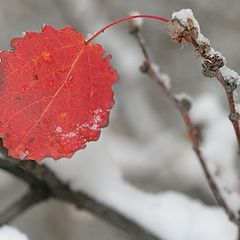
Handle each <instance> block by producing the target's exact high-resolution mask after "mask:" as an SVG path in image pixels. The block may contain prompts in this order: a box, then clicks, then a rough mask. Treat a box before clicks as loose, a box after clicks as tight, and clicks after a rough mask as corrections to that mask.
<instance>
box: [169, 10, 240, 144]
mask: <svg viewBox="0 0 240 240" xmlns="http://www.w3.org/2000/svg"><path fill="white" fill-rule="evenodd" d="M168 34H169V35H170V37H171V38H172V39H173V40H174V41H175V42H176V43H181V44H182V45H187V44H192V45H193V47H194V48H195V56H196V57H201V59H202V73H203V75H204V76H205V77H209V78H213V77H215V78H216V79H217V80H218V81H219V82H220V83H221V85H222V86H223V87H224V89H225V92H226V95H227V100H228V104H229V109H230V114H229V119H230V120H231V122H232V124H233V127H234V130H235V134H236V137H237V141H238V145H239V148H240V126H239V119H240V114H239V112H238V108H237V101H236V99H237V97H236V89H237V88H238V87H239V84H240V76H239V74H238V73H237V72H235V71H233V70H232V69H230V68H229V67H227V66H226V59H225V57H224V56H223V55H222V54H221V53H220V52H218V51H215V50H214V49H213V48H212V47H211V45H210V41H209V40H208V39H207V38H206V37H205V36H204V35H203V34H202V33H201V30H200V26H199V23H198V21H197V20H196V19H195V18H194V16H193V13H192V10H191V9H182V10H180V11H178V12H174V13H173V14H172V20H171V22H170V23H169V25H168Z"/></svg>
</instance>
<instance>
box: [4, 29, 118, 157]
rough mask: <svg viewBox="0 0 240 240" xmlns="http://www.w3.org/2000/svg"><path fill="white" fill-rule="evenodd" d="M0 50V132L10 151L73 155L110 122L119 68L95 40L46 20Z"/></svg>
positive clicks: (28, 154)
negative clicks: (37, 30)
mask: <svg viewBox="0 0 240 240" xmlns="http://www.w3.org/2000/svg"><path fill="white" fill-rule="evenodd" d="M11 47H12V48H13V50H12V51H10V52H9V51H3V52H1V53H0V59H1V63H0V137H2V138H3V142H4V146H5V147H6V148H8V149H9V155H11V156H13V157H15V158H20V159H33V160H41V159H43V158H45V157H52V158H54V159H58V158H61V157H71V156H72V154H73V153H74V152H75V151H76V150H78V149H81V148H84V147H85V144H86V142H88V141H95V140H97V139H98V137H99V135H100V129H101V128H102V127H105V126H106V125H107V123H108V118H109V110H110V109H111V107H112V106H113V104H114V101H113V91H112V85H113V84H114V83H115V82H116V81H117V78H118V76H117V72H116V71H115V70H114V69H113V68H112V67H111V66H110V65H109V61H110V57H106V58H104V57H103V54H104V52H105V51H104V50H103V49H102V47H101V46H100V45H98V44H86V43H85V40H84V38H83V36H82V35H81V34H80V33H79V32H77V31H75V30H74V29H72V28H71V27H65V28H64V29H60V30H58V29H55V28H53V27H51V26H45V27H43V29H42V32H41V33H35V32H28V33H26V36H24V37H23V38H15V39H13V40H12V41H11Z"/></svg>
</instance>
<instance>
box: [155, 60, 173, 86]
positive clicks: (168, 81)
mask: <svg viewBox="0 0 240 240" xmlns="http://www.w3.org/2000/svg"><path fill="white" fill-rule="evenodd" d="M151 67H152V69H153V71H154V72H155V74H156V75H157V76H158V78H159V79H160V80H161V82H162V83H163V84H164V86H165V87H166V88H167V89H170V88H171V79H170V77H169V75H168V74H166V73H162V72H161V70H160V67H159V65H157V64H155V63H151Z"/></svg>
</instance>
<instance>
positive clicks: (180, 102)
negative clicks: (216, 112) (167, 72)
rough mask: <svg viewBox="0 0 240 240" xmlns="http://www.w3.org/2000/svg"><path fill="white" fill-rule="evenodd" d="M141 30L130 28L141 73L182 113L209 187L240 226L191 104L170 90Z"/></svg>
mask: <svg viewBox="0 0 240 240" xmlns="http://www.w3.org/2000/svg"><path fill="white" fill-rule="evenodd" d="M139 30H140V29H139V28H134V26H130V33H131V34H132V35H133V36H134V37H135V38H136V40H137V42H138V44H139V46H140V48H141V50H142V53H143V55H144V64H143V65H142V66H141V71H142V72H143V73H146V74H147V75H148V76H149V77H150V78H151V79H152V80H153V81H154V82H156V83H157V84H158V86H159V87H160V88H161V90H162V91H163V92H164V93H165V94H166V95H167V97H168V98H169V99H170V100H171V101H172V102H173V103H174V105H175V106H176V108H177V110H178V111H179V112H180V114H181V116H182V119H183V121H184V123H185V126H186V128H187V130H188V133H189V136H190V140H191V142H192V147H193V150H194V152H195V154H196V155H197V157H198V160H199V162H200V164H201V166H202V169H203V172H204V174H205V177H206V179H207V182H208V185H209V187H210V189H211V191H212V193H213V195H214V197H215V199H216V201H217V203H218V205H219V206H221V207H222V208H223V209H224V210H225V212H226V213H227V215H228V217H229V219H230V220H231V221H233V222H234V223H236V224H238V219H237V218H236V216H235V214H234V212H233V211H232V210H231V209H230V208H229V206H228V205H227V203H226V202H225V200H224V198H223V196H222V195H221V192H220V190H219V188H218V186H217V184H216V182H215V180H214V178H213V177H212V175H211V173H210V171H209V169H208V167H207V164H206V160H205V159H204V157H203V155H202V152H201V149H200V136H199V132H198V130H197V129H196V127H195V126H194V124H193V123H192V120H191V117H190V115H189V109H190V107H191V103H190V102H189V101H188V100H187V99H186V98H183V99H178V98H177V97H176V96H175V95H174V94H173V93H172V92H171V90H170V88H169V87H168V86H167V84H166V83H165V81H164V80H163V79H162V75H161V74H160V73H158V72H157V70H156V68H155V67H154V66H155V63H154V62H153V61H152V60H151V57H150V55H149V53H148V50H147V47H146V45H145V41H144V39H143V37H142V36H141V35H140V33H139Z"/></svg>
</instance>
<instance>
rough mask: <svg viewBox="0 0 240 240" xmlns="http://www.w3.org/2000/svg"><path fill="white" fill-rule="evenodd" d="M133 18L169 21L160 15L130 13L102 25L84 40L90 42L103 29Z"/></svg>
mask: <svg viewBox="0 0 240 240" xmlns="http://www.w3.org/2000/svg"><path fill="white" fill-rule="evenodd" d="M134 18H149V19H154V20H158V21H161V22H169V20H168V19H166V18H163V17H160V16H154V15H145V14H144V15H132V16H127V17H124V18H121V19H118V20H116V21H114V22H112V23H109V24H108V25H106V26H105V27H103V28H102V29H100V30H99V31H97V32H96V33H94V34H93V35H92V36H91V37H90V38H89V39H88V40H86V44H88V43H90V42H91V41H92V40H94V39H95V38H96V37H97V36H98V35H100V34H101V33H103V32H104V31H105V30H107V29H108V28H111V27H112V26H114V25H117V24H119V23H121V22H125V21H128V20H130V19H134Z"/></svg>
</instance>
